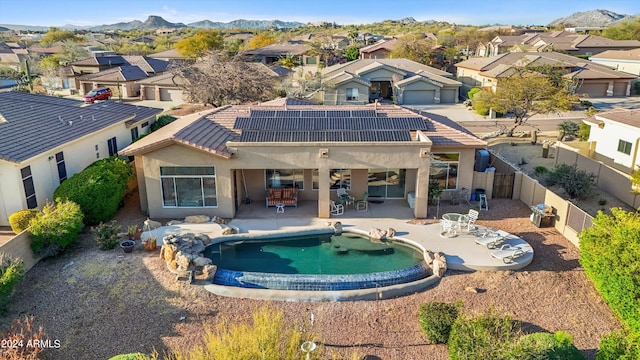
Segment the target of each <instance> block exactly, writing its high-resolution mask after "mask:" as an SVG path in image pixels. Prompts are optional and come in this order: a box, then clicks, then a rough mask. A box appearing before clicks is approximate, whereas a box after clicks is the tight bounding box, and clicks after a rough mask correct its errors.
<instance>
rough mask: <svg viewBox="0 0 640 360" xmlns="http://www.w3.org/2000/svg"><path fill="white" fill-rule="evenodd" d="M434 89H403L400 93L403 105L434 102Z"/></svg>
mask: <svg viewBox="0 0 640 360" xmlns="http://www.w3.org/2000/svg"><path fill="white" fill-rule="evenodd" d="M435 97H436V91H435V90H405V91H404V94H402V103H403V104H404V105H428V104H435Z"/></svg>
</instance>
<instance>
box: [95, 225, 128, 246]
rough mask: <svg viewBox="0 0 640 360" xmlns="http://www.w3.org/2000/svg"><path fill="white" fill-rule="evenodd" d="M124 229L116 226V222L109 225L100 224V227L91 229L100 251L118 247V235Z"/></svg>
mask: <svg viewBox="0 0 640 360" xmlns="http://www.w3.org/2000/svg"><path fill="white" fill-rule="evenodd" d="M120 230H122V227H121V226H120V225H118V224H116V222H115V220H113V221H111V222H108V223H100V224H99V225H98V226H96V227H94V228H91V232H92V233H93V239H94V240H95V241H96V243H97V244H98V246H100V250H111V249H113V248H115V247H116V246H117V245H118V233H119V232H120Z"/></svg>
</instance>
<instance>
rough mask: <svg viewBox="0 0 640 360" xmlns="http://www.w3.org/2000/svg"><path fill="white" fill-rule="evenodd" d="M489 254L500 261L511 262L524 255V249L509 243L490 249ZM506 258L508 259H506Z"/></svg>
mask: <svg viewBox="0 0 640 360" xmlns="http://www.w3.org/2000/svg"><path fill="white" fill-rule="evenodd" d="M491 256H493V257H494V258H496V259H501V260H502V261H504V262H505V263H506V262H511V261H514V260H515V259H517V258H519V257H521V256H524V251H523V250H522V249H520V248H517V247H513V246H511V245H509V244H504V245H502V246H501V247H500V249H498V250H494V251H491ZM507 260H508V261H507Z"/></svg>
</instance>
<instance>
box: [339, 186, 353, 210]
mask: <svg viewBox="0 0 640 360" xmlns="http://www.w3.org/2000/svg"><path fill="white" fill-rule="evenodd" d="M336 195H338V204H343V205H346V206H349V205H351V204H352V203H353V200H352V199H351V195H349V193H348V192H347V189H345V188H338V189H336Z"/></svg>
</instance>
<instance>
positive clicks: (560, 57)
mask: <svg viewBox="0 0 640 360" xmlns="http://www.w3.org/2000/svg"><path fill="white" fill-rule="evenodd" d="M525 64H535V65H554V66H556V65H560V66H563V67H565V68H568V69H570V70H571V71H572V72H573V73H571V74H568V76H570V77H577V78H580V79H589V78H593V77H592V76H594V75H595V74H596V73H597V74H599V75H598V76H600V78H602V77H603V76H605V78H619V79H629V78H633V76H631V75H629V74H626V73H624V72H621V71H615V70H611V68H609V67H607V66H604V65H600V64H596V63H594V62H591V61H588V60H584V59H580V58H577V57H575V56H571V55H565V54H561V53H557V52H531V53H520V52H512V53H505V54H500V55H497V56H491V57H486V58H473V59H469V60H465V61H462V62H459V63H457V64H455V66H456V67H458V68H465V69H472V70H479V71H482V74H483V75H485V74H486V75H485V76H491V75H495V74H503V73H504V71H505V66H506V67H511V66H523V65H525Z"/></svg>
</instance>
